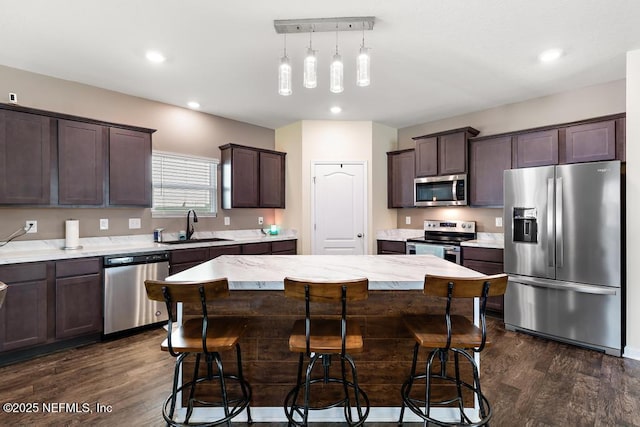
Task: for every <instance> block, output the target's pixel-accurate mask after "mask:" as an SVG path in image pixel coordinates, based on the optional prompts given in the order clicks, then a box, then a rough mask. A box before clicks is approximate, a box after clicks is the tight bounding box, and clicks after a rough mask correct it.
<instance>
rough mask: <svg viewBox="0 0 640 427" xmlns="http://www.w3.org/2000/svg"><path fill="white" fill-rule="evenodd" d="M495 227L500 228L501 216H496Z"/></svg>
mask: <svg viewBox="0 0 640 427" xmlns="http://www.w3.org/2000/svg"><path fill="white" fill-rule="evenodd" d="M496 227H502V217H501V216H497V217H496Z"/></svg>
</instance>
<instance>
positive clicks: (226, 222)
mask: <svg viewBox="0 0 640 427" xmlns="http://www.w3.org/2000/svg"><path fill="white" fill-rule="evenodd" d="M224 225H231V218H229V217H228V216H225V217H224Z"/></svg>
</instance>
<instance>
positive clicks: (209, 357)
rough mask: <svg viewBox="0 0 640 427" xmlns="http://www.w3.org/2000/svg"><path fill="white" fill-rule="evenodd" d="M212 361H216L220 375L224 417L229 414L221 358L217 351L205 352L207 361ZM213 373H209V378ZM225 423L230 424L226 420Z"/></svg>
mask: <svg viewBox="0 0 640 427" xmlns="http://www.w3.org/2000/svg"><path fill="white" fill-rule="evenodd" d="M212 361H215V362H216V366H217V367H218V374H219V375H220V393H221V394H222V407H223V409H224V416H225V418H226V417H228V416H229V398H228V396H227V384H226V382H225V380H224V369H223V367H222V360H221V359H220V354H219V353H213V354H211V353H209V354H207V363H208V364H211V362H212ZM212 378H213V375H212V373H210V376H209V379H212ZM227 425H228V426H229V427H230V426H231V421H230V420H228V421H227Z"/></svg>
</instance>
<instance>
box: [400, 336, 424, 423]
mask: <svg viewBox="0 0 640 427" xmlns="http://www.w3.org/2000/svg"><path fill="white" fill-rule="evenodd" d="M419 349H420V345H419V344H418V343H416V344H415V345H414V346H413V360H412V361H411V372H410V373H409V381H408V383H406V387H405V386H404V385H403V387H402V389H401V391H400V393H401V394H402V406H401V407H400V419H399V420H398V425H402V422H403V421H402V420H403V419H404V408H405V407H406V405H405V398H406V399H408V398H409V395H410V394H411V388H412V387H413V379H414V378H415V375H416V364H417V362H418V351H419Z"/></svg>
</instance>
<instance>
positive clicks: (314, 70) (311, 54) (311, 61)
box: [303, 31, 318, 89]
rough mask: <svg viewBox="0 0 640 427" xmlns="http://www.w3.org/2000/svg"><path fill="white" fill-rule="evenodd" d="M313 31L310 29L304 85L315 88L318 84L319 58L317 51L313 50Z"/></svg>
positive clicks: (305, 60) (305, 59)
mask: <svg viewBox="0 0 640 427" xmlns="http://www.w3.org/2000/svg"><path fill="white" fill-rule="evenodd" d="M312 34H313V31H309V49H307V56H305V58H304V67H303V68H304V75H303V86H304V87H306V88H308V89H313V88H314V87H316V86H318V58H317V57H316V51H315V50H313V47H312V45H311V35H312Z"/></svg>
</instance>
